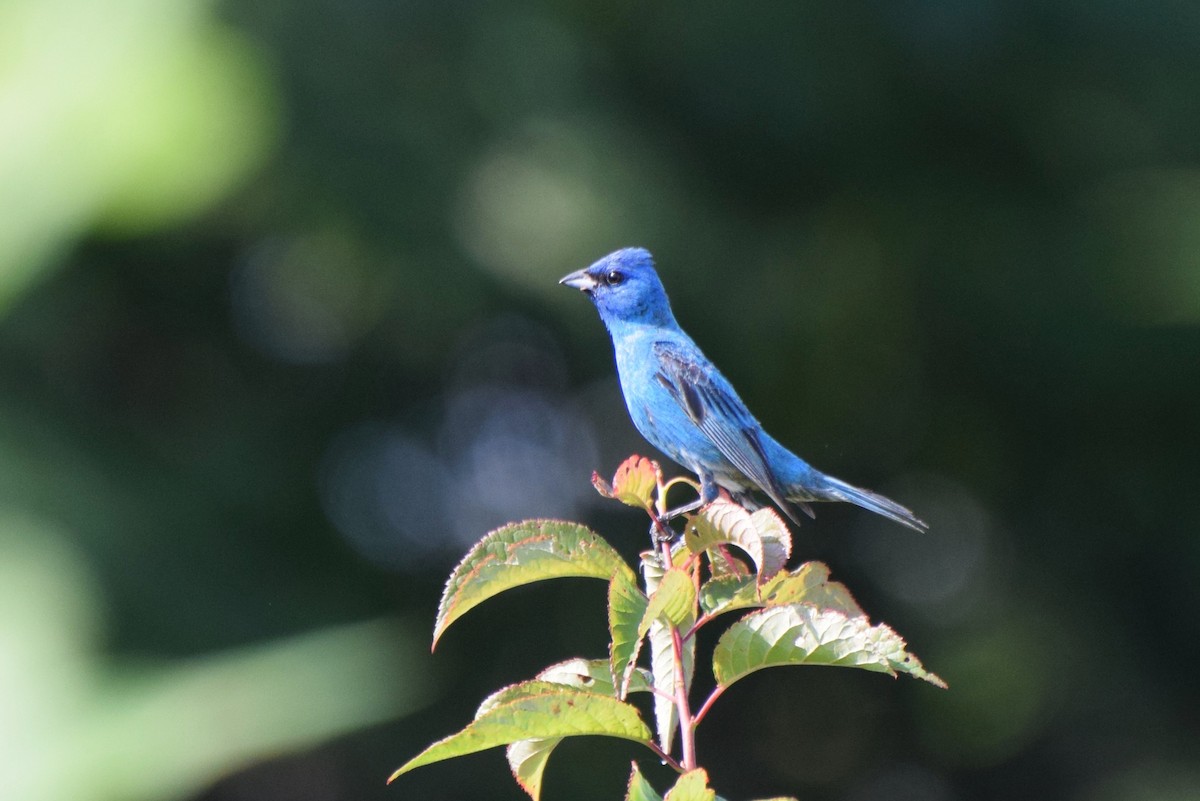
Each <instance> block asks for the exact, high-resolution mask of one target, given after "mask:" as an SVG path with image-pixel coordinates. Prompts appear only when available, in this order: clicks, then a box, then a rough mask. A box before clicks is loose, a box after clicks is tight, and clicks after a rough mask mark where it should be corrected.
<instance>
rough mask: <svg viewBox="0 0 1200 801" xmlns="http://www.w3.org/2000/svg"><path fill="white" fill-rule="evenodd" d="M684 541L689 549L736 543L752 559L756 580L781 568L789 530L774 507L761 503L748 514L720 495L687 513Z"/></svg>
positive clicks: (788, 547) (788, 544) (787, 553)
mask: <svg viewBox="0 0 1200 801" xmlns="http://www.w3.org/2000/svg"><path fill="white" fill-rule="evenodd" d="M684 541H685V542H686V543H687V546H688V548H689V549H690V550H691V551H692V552H693V553H699V552H700V551H703V550H708V549H711V548H714V547H715V546H718V545H723V544H726V543H728V544H730V545H736V546H737V547H738V548H740V549H742V550H743V551H745V552H746V553H747V554H748V555H749V556H750V559H751V560H752V561H753V562H754V565H755V567H756V572H757V574H758V581H759V582H760V583H761V582H763V581H766V580H767V579H769V578H771V577H772V576H774V575H775V574H776V573H778V572H779V571H780V570H782V569H783V568H784V565H786V564H787V560H788V557H789V556H791V553H792V537H791V534H790V533H788V529H787V526H786V525H784V523H783V520H782V519H780V517H779V515H778V514H776V513H775V510H774V509H771V508H770V507H763V508H762V509H759V510H758V511H757V512H755V513H754V514H751V513H749V512H747V511H746V510H745V509H743V508H742V507H741V506H739V505H738V504H736V503H734V502H733V501H730V500H726V499H724V498H721V499H718V500H716V501H713V502H712V503H710V504H708V505H707V506H705V507H704V508H703V509H701V510H700V511H699V512H697V513H696V514H694V515H691V516H689V517H688V526H687V528H686V529H685V530H684Z"/></svg>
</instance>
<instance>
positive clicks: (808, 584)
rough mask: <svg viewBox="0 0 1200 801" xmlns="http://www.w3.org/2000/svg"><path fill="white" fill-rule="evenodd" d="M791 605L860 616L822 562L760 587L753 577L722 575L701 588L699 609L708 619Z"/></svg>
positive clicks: (813, 563) (857, 606)
mask: <svg viewBox="0 0 1200 801" xmlns="http://www.w3.org/2000/svg"><path fill="white" fill-rule="evenodd" d="M794 603H809V604H812V605H814V606H816V607H818V608H820V609H837V610H839V611H841V612H845V613H846V614H847V615H849V616H861V615H863V611H862V609H861V608H860V607H859V605H858V602H857V601H855V600H854V596H853V595H851V594H850V591H849V590H848V589H846V585H845V584H842V583H841V582H839V581H830V580H829V568H828V567H827V566H826V565H825V564H824V563H822V562H805V563H804V564H803V565H801V566H800V567H798V568H796V569H795V570H793V571H791V572H790V573H783V572H781V573H776V574H775V576H774V577H772V578H771V579H769V580H767V581H765V582H763V583H762V584H759V582H758V580H757V579H756V577H754V576H742V577H736V576H722V577H719V578H713V579H710V580H708V581H707V582H705V583H704V586H703V587H701V588H700V609H701V610H702V611H703V612H704V614H706V615H709V616H714V615H719V614H722V613H725V612H732V611H735V610H738V609H750V608H755V607H764V606H783V605H785V604H794Z"/></svg>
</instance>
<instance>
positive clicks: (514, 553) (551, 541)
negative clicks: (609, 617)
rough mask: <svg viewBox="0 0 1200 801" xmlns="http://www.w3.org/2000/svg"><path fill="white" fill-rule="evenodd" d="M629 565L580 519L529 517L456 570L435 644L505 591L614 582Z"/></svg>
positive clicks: (486, 541) (490, 537) (490, 539)
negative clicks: (555, 582) (540, 584)
mask: <svg viewBox="0 0 1200 801" xmlns="http://www.w3.org/2000/svg"><path fill="white" fill-rule="evenodd" d="M617 572H625V573H628V574H630V578H631V579H632V571H630V569H629V566H628V565H626V564H625V562H624V561H623V560H622V559H621V556H620V554H618V553H617V552H616V551H615V550H613V548H612V546H610V545H609V544H608V543H607V542H605V541H604V540H603V539H601V538H600V536H599V535H598V534H595V533H594V532H592V531H590V530H589V529H587V528H586V527H584V526H581V525H579V524H578V523H568V522H564V521H561V520H526V521H524V522H521V523H510V524H509V525H507V526H503V527H501V528H498V529H496V530H495V531H492V532H490V533H488V534H487V536H485V537H484V538H483V539H482V540H480V541H479V542H478V543H477V544H476V545H475V547H473V548H472V549H471V550H470V551H469V552H468V553H467V555H466V556H465V557H464V558H463V560H462V562H460V563H459V565H458V567H456V568H454V572H453V573H452V574H451V575H450V579H449V581H447V582H446V589H445V590H444V591H443V592H442V601H441V604H440V605H439V606H438V614H437V621H436V623H435V624H434V628H433V644H434V646H435V647H436V646H437V641H438V639H439V638H440V637H441V636H442V634H443V633H444V632H445V631H446V629H447V628H448V627H449V626H450V624H451V623H453V622H454V621H455V620H457V619H458V618H460V617H462V616H463V615H464V614H465V613H466V612H467V611H469V610H471V609H473V608H474V607H476V606H478V605H479V604H481V603H483V602H484V601H486V600H487V599H488V598H491V597H492V596H493V595H497V594H499V593H501V592H503V591H504V590H508V589H512V588H513V587H519V586H521V585H523V584H530V583H532V582H535V581H542V580H543V579H550V578H562V577H565V576H581V577H588V578H599V579H604V580H605V581H608V580H609V579H611V578H612V577H613V575H614V574H616V573H617Z"/></svg>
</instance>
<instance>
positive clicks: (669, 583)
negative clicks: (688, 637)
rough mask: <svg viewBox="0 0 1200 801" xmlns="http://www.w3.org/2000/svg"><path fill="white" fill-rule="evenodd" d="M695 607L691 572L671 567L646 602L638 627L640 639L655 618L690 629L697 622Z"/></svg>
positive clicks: (680, 627) (678, 627)
mask: <svg viewBox="0 0 1200 801" xmlns="http://www.w3.org/2000/svg"><path fill="white" fill-rule="evenodd" d="M695 608H696V586H695V584H693V583H692V576H691V574H689V573H688V572H687V571H684V570H680V569H679V568H677V567H673V568H671V569H670V570H668V571H667V572H666V573H664V574H663V577H662V579H661V580H660V581H659V582H658V587H657V588H656V589H655V590H654V594H653V595H651V596H650V601H649V603H648V604H646V611H645V613H644V614H643V615H642V622H641V625H639V626H638V629H637V636H638V639H641V638H642V637H644V636H646V632H648V631H649V630H650V624H651V623H652V622H654V621H655V620H660V619H661V620H665V621H667V622H668V623H670V624H671V625H673V626H675V628H677V629H681V630H686V629H688V628H689V627H691V625H692V623H694V622H695Z"/></svg>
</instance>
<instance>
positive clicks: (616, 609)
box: [608, 572, 649, 698]
mask: <svg viewBox="0 0 1200 801" xmlns="http://www.w3.org/2000/svg"><path fill="white" fill-rule="evenodd" d="M648 604H649V601H648V600H647V599H646V596H645V595H642V591H641V590H639V589H638V588H637V585H636V584H634V583H633V579H632V578H630V577H629V576H628V575H627V574H625V573H623V572H618V573H617V574H616V575H615V576H613V578H612V581H610V582H609V584H608V631H609V635H610V637H611V640H612V641H611V643H610V645H609V669H610V670H611V672H612V680H613V681H614V682H616V685H617V687H618V688H620V689H621V691H620V692H618V693H617V696H618V697H620V698H624V697H625V692H624V688H625V686H626V681H627V674H628V672H629V670H630V669H631V668H632V666H633V665H634V664H635V663H636V662H637V658H638V652H639V651H640V650H641V647H642V636H643V635H642V633H641V632H639V631H638V626H639V624H641V622H642V619H643V618H644V617H645V615H646V606H647V605H648Z"/></svg>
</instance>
